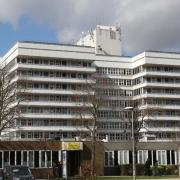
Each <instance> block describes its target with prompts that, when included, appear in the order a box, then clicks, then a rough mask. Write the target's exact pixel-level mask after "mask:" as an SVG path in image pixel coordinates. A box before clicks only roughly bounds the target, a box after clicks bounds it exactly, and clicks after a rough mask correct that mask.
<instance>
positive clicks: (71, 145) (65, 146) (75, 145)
mask: <svg viewBox="0 0 180 180" xmlns="http://www.w3.org/2000/svg"><path fill="white" fill-rule="evenodd" d="M62 150H67V151H68V150H71V151H72V150H83V143H82V142H62Z"/></svg>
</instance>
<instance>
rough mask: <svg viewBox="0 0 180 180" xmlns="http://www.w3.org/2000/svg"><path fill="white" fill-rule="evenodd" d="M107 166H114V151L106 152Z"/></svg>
mask: <svg viewBox="0 0 180 180" xmlns="http://www.w3.org/2000/svg"><path fill="white" fill-rule="evenodd" d="M105 166H114V151H106V152H105Z"/></svg>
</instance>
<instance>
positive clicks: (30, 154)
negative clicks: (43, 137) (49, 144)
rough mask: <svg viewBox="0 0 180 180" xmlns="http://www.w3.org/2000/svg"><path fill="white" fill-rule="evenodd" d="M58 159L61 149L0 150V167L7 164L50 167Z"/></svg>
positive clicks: (59, 158)
mask: <svg viewBox="0 0 180 180" xmlns="http://www.w3.org/2000/svg"><path fill="white" fill-rule="evenodd" d="M60 160H61V151H51V150H46V151H45V150H43V151H41V150H40V151H32V150H27V151H25V150H23V151H0V168H3V167H4V166H8V165H27V166H29V167H31V168H47V167H49V168H50V167H53V165H54V164H56V163H57V162H58V161H60Z"/></svg>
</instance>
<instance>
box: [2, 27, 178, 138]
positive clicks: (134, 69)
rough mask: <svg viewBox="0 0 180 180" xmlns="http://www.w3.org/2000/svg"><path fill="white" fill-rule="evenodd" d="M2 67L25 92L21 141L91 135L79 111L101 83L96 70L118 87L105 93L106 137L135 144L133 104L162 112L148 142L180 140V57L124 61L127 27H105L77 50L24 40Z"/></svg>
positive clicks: (149, 127) (102, 132)
mask: <svg viewBox="0 0 180 180" xmlns="http://www.w3.org/2000/svg"><path fill="white" fill-rule="evenodd" d="M1 63H4V64H5V65H6V66H8V68H9V72H10V73H12V74H13V75H14V80H16V81H17V82H19V84H21V86H20V88H22V89H25V91H24V92H23V93H22V94H21V96H22V97H23V99H24V101H23V102H21V104H20V107H21V108H20V109H21V111H20V112H21V115H20V117H18V118H17V119H16V126H15V127H14V128H13V131H11V135H12V136H13V137H14V138H15V139H41V138H68V139H69V138H74V137H76V136H79V133H80V132H81V136H82V137H86V135H87V128H85V127H84V126H83V125H82V124H81V122H80V117H79V115H78V113H77V112H78V109H79V108H81V107H82V106H83V103H82V102H81V101H79V102H77V98H76V96H77V95H78V96H79V95H81V96H82V97H83V96H84V95H83V93H82V91H81V89H82V87H83V86H84V85H86V84H87V82H92V83H93V81H94V79H93V78H92V75H93V74H94V73H96V75H98V78H99V79H100V81H101V82H104V83H105V84H106V83H108V84H111V86H106V87H104V88H103V93H104V95H105V96H104V97H105V99H106V100H107V101H106V106H105V107H104V108H101V110H99V114H98V118H99V119H98V132H97V137H98V139H99V140H102V139H105V138H107V137H108V139H109V141H122V140H129V139H130V137H131V131H130V123H129V121H128V120H127V119H126V115H125V113H124V112H123V111H122V109H123V108H124V107H127V106H132V105H134V106H135V107H136V108H149V107H152V108H153V107H155V108H156V109H158V111H155V112H154V113H153V114H152V116H151V117H146V121H145V122H144V130H143V131H142V132H143V134H144V135H145V136H144V137H145V138H149V137H151V138H152V137H153V138H154V139H155V140H175V139H178V138H180V137H179V136H180V86H179V82H180V73H179V72H180V54H175V53H164V52H144V53H142V54H139V55H137V56H135V57H124V56H123V55H122V52H121V32H120V28H117V27H107V26H97V27H96V29H95V30H94V31H92V32H90V33H89V34H88V35H87V36H85V37H83V38H81V39H80V41H78V43H77V45H63V44H52V43H39V42H18V43H16V44H15V45H14V46H13V47H12V48H11V49H10V50H9V51H8V52H7V53H6V54H5V55H4V57H3V58H2V60H1ZM82 99H83V98H82ZM122 114H124V115H123V116H122ZM122 117H123V118H122ZM86 118H87V123H90V122H88V115H87V116H86ZM148 119H149V120H148ZM12 132H13V133H12ZM144 140H145V139H144Z"/></svg>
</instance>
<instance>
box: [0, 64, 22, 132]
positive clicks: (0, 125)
mask: <svg viewBox="0 0 180 180" xmlns="http://www.w3.org/2000/svg"><path fill="white" fill-rule="evenodd" d="M0 68H1V69H0V133H1V135H2V131H5V130H7V129H9V128H12V127H13V126H15V119H16V117H17V116H18V115H19V113H18V112H19V111H18V109H19V103H20V101H21V99H20V98H18V96H17V92H18V85H17V82H16V81H13V79H14V78H13V77H14V75H12V74H11V73H9V72H8V70H7V66H4V67H0Z"/></svg>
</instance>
